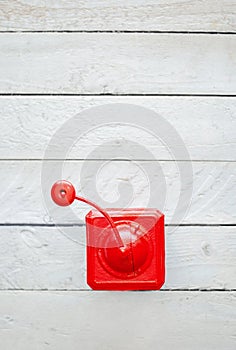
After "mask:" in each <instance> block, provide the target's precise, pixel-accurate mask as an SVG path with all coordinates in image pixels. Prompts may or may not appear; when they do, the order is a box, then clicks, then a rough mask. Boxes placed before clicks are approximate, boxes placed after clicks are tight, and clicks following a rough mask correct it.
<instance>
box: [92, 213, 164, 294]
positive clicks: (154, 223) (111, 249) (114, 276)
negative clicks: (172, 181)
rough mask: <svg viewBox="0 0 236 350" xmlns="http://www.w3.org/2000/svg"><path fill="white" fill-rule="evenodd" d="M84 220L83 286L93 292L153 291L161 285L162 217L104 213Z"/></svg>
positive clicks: (145, 214)
mask: <svg viewBox="0 0 236 350" xmlns="http://www.w3.org/2000/svg"><path fill="white" fill-rule="evenodd" d="M107 212H108V214H109V215H110V217H111V218H112V219H113V221H114V222H115V224H116V227H117V229H118V231H119V234H120V237H121V239H122V241H123V247H120V246H118V244H117V240H116V238H115V235H114V231H113V230H112V228H111V227H110V225H109V223H108V222H107V220H106V218H104V217H103V216H102V215H101V214H100V213H99V212H98V211H96V210H92V211H90V212H89V213H88V214H87V216H86V231H87V283H88V285H89V286H90V287H91V288H92V289H95V290H156V289H160V288H161V286H162V285H163V283H164V281H165V241H164V215H163V214H162V213H160V212H159V211H158V210H155V209H107Z"/></svg>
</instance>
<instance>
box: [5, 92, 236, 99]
mask: <svg viewBox="0 0 236 350" xmlns="http://www.w3.org/2000/svg"><path fill="white" fill-rule="evenodd" d="M6 96H9V97H21V96H22V97H25V96H28V97H34V96H43V97H54V96H59V97H60V96H62V97H63V96H64V97H73V96H74V97H80V96H81V97H84V96H85V97H86V96H88V97H99V96H101V97H105V96H107V97H116V96H117V97H133V96H134V97H206V98H209V97H224V98H228V97H232V98H235V97H236V94H228V95H227V94H204V93H203V94H193V93H190V94H184V93H180V94H176V93H166V94H165V93H140V92H139V93H127V94H126V93H109V92H106V93H102V92H101V93H97V94H96V93H91V94H88V93H83V94H81V93H78V94H76V93H48V92H47V93H38V92H32V93H29V92H0V98H1V97H6Z"/></svg>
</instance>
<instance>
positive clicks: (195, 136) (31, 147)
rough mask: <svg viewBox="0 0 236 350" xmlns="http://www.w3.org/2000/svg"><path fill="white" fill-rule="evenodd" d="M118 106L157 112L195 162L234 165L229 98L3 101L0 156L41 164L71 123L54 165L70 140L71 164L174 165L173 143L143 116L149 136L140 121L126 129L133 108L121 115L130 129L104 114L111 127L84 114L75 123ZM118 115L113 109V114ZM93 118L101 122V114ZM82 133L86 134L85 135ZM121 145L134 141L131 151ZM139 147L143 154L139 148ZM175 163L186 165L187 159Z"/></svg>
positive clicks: (233, 102)
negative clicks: (139, 162)
mask: <svg viewBox="0 0 236 350" xmlns="http://www.w3.org/2000/svg"><path fill="white" fill-rule="evenodd" d="M114 103H122V104H126V105H130V104H131V105H137V106H142V107H145V108H147V109H148V110H151V111H154V112H156V113H157V116H156V128H157V129H159V125H160V121H159V117H160V118H162V120H164V121H165V123H166V134H170V131H171V130H170V129H171V128H173V129H174V130H176V132H177V133H178V134H179V136H180V137H181V139H182V140H183V143H184V144H185V146H186V148H187V150H188V153H189V157H190V158H191V159H192V160H230V161H231V160H233V161H236V133H235V130H236V112H235V111H236V98H225V97H220V98H214V97H211V98H206V97H160V96H159V97H150V96H149V97H147V96H146V97H120V96H119V97H117V96H116V97H108V96H106V97H102V96H100V97H96V96H93V97H1V98H0V109H1V118H0V129H1V135H2V137H1V139H0V156H1V158H2V159H42V158H43V157H44V151H45V148H46V145H47V144H48V143H49V142H50V140H51V139H52V137H53V135H54V134H55V133H56V131H57V130H59V128H62V130H64V125H65V123H68V122H69V121H71V124H72V125H73V131H72V130H71V132H69V131H68V133H67V135H66V138H63V137H60V142H58V144H57V145H54V148H55V152H54V154H53V158H54V159H55V158H58V157H59V158H61V157H62V155H61V153H60V148H62V147H64V148H65V149H66V147H67V144H68V140H70V143H71V144H73V147H72V148H71V149H70V150H68V153H67V158H70V159H84V158H86V159H94V158H96V159H98V158H99V159H111V158H124V155H126V158H129V157H130V159H146V160H148V159H149V160H151V159H153V157H155V159H158V160H164V159H173V154H172V153H171V152H170V150H172V149H176V148H177V144H176V142H175V140H174V139H171V142H170V143H169V144H168V147H167V145H166V144H164V143H163V142H162V141H163V139H164V137H165V135H163V132H159V134H158V130H157V131H156V132H155V135H153V129H152V127H151V125H150V123H149V121H148V119H147V113H145V112H141V113H142V118H141V119H142V120H146V128H145V130H144V129H143V127H141V125H140V122H139V120H138V119H137V120H136V124H135V125H130V123H129V125H128V124H127V122H128V121H129V116H130V110H129V108H130V106H127V110H126V112H125V113H124V115H123V117H124V118H125V119H126V123H125V122H122V123H121V118H119V119H120V123H118V124H117V123H114V122H115V121H116V119H117V116H115V114H114V119H115V120H114V119H113V117H112V114H111V115H110V114H109V113H110V112H109V113H108V111H106V110H105V108H104V111H103V113H102V116H103V117H106V119H107V122H110V123H111V125H110V126H108V125H107V124H104V120H103V121H99V118H98V119H97V127H96V128H95V127H94V122H92V120H91V119H90V118H86V117H85V116H84V115H83V114H81V117H80V118H79V119H78V120H77V121H76V120H75V118H74V117H75V116H76V115H77V114H78V113H81V112H83V113H86V112H85V111H86V110H87V109H89V108H92V107H98V106H103V105H106V104H114ZM105 107H106V106H105ZM117 109H118V107H117V106H116V107H114V110H115V112H116V110H117ZM93 114H94V115H96V117H97V112H93ZM145 118H146V119H145ZM112 123H113V124H112ZM75 128H76V129H77V131H76V133H75V132H74V129H75ZM83 129H84V130H87V132H86V133H85V134H84V135H81V134H82V130H83ZM89 129H90V130H89ZM74 137H75V139H74ZM122 140H123V141H124V140H129V141H130V144H129V147H128V148H127V142H126V143H124V142H122ZM108 142H109V146H108V144H107V143H108ZM137 142H138V144H139V146H140V148H142V149H143V152H142V151H141V150H140V148H139V149H138V148H137ZM96 149H97V152H95V153H94V150H96ZM144 150H147V151H149V152H144ZM175 159H178V160H180V159H181V160H183V159H185V160H187V159H186V156H185V155H184V154H183V155H181V158H180V155H177V157H176V156H175Z"/></svg>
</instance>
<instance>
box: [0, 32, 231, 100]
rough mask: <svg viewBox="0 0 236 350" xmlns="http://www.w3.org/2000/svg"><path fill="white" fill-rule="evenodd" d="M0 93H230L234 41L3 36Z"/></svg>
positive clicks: (184, 37)
mask: <svg viewBox="0 0 236 350" xmlns="http://www.w3.org/2000/svg"><path fill="white" fill-rule="evenodd" d="M0 46H1V58H0V93H64V94H65V93H72V94H100V93H112V94H130V93H132V94H221V95H228V94H235V91H236V36H234V35H227V36H225V35H213V36H212V35H188V34H186V35H182V34H115V33H112V34H110V33H107V34H99V33H97V34H89V33H76V34H75V33H64V34H58V33H47V34H45V33H44V34H40V33H36V34H30V33H27V34H4V35H1V36H0Z"/></svg>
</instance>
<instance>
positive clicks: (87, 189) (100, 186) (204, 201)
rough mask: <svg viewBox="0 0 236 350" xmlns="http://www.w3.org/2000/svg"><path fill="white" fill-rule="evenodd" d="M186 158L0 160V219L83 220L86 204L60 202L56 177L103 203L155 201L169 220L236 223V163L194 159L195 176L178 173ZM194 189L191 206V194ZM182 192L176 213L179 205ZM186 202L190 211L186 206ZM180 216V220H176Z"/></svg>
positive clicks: (146, 203) (148, 203) (151, 204)
mask: <svg viewBox="0 0 236 350" xmlns="http://www.w3.org/2000/svg"><path fill="white" fill-rule="evenodd" d="M188 165H189V164H187V163H185V162H180V163H175V162H137V163H136V162H132V161H130V162H126V161H114V162H112V161H111V162H103V161H91V162H83V161H77V162H74V161H72V162H64V163H62V162H47V163H46V165H45V164H44V166H46V169H44V170H43V174H44V175H43V176H42V164H41V162H35V161H31V162H27V161H26V162H23V161H20V162H17V161H15V162H14V161H13V162H9V161H7V162H1V173H0V181H1V186H2V191H1V210H0V222H1V223H37V224H41V223H42V224H48V223H53V222H57V223H60V224H65V223H72V224H75V223H80V222H83V220H84V215H85V213H86V212H87V211H88V207H86V206H85V205H83V204H80V203H79V202H78V203H76V204H75V205H73V206H72V207H67V208H60V207H58V206H56V205H55V204H54V203H52V200H51V198H50V189H51V186H52V184H53V183H54V182H55V181H56V180H58V179H61V178H62V179H63V178H64V179H68V180H70V181H71V182H72V183H74V185H75V187H76V189H77V191H78V193H80V194H81V195H83V196H84V197H87V198H91V199H92V200H93V201H94V202H97V203H98V204H100V205H101V206H102V207H104V208H106V207H118V208H125V207H135V208H137V207H146V206H148V207H154V208H158V209H160V210H161V211H163V212H164V213H165V215H166V223H173V224H176V223H177V224H179V222H180V221H179V217H181V218H182V216H183V215H184V214H185V215H186V216H185V217H184V218H182V220H181V222H182V223H186V224H236V216H235V205H236V203H235V200H236V193H235V190H236V186H235V181H236V173H235V163H227V162H226V163H224V162H216V163H214V162H207V163H205V162H194V163H193V164H192V166H193V178H192V177H191V176H189V177H185V178H184V179H183V180H181V178H180V173H179V171H180V170H179V166H181V167H184V169H185V168H186V167H187V166H188ZM192 182H193V195H192V199H191V203H190V204H189V205H188V206H187V204H188V202H187V197H188V194H189V192H190V193H191V191H190V190H191V186H192ZM180 194H184V195H185V197H184V198H182V201H181V205H180V207H179V209H178V214H179V215H178V218H176V207H177V203H178V201H179V198H180ZM185 206H187V209H188V211H187V213H186V211H185ZM175 220H177V221H175Z"/></svg>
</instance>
